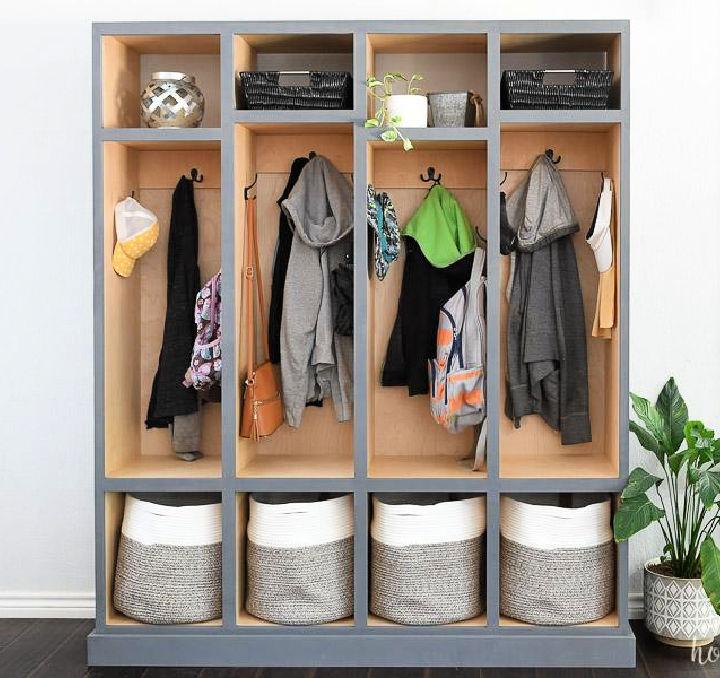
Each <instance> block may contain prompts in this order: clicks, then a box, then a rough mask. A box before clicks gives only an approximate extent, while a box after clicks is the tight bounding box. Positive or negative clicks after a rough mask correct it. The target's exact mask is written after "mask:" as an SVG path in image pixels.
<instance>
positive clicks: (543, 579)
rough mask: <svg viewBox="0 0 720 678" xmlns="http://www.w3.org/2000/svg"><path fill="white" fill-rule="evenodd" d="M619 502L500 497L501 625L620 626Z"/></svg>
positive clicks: (577, 496)
mask: <svg viewBox="0 0 720 678" xmlns="http://www.w3.org/2000/svg"><path fill="white" fill-rule="evenodd" d="M612 509H613V499H612V498H611V497H610V496H609V495H604V494H586V493H573V494H570V493H565V494H545V493H543V494H539V493H538V494H522V495H521V494H515V495H503V496H501V498H500V552H499V553H500V562H499V568H498V569H499V576H500V598H499V599H500V626H520V627H523V626H535V627H541V626H587V627H594V626H598V627H605V626H607V627H613V626H618V624H619V618H618V614H617V608H616V603H617V600H616V579H617V575H618V567H617V553H616V547H615V542H614V539H613V533H612Z"/></svg>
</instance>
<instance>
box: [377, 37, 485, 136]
mask: <svg viewBox="0 0 720 678" xmlns="http://www.w3.org/2000/svg"><path fill="white" fill-rule="evenodd" d="M366 70H367V73H366V75H367V76H370V75H374V76H375V77H376V78H378V79H380V80H381V79H382V77H383V75H384V74H385V73H392V72H399V73H402V74H404V75H405V76H407V77H410V76H411V75H412V74H413V73H417V74H419V75H422V77H423V80H422V81H421V82H420V83H418V84H419V85H420V87H421V89H422V91H423V93H428V94H430V93H433V92H461V93H465V92H472V93H474V94H476V95H478V96H479V97H480V99H481V102H482V105H481V110H480V111H478V116H477V117H476V118H475V120H474V124H473V125H472V126H477V127H484V126H485V125H486V124H487V122H486V117H485V111H486V110H487V109H486V107H485V101H486V99H487V35H485V34H484V33H468V34H466V33H442V34H436V33H373V34H370V35H368V36H367V61H366ZM401 89H402V88H401V87H400V86H399V85H396V87H395V89H394V90H393V91H394V93H395V94H404V92H402V91H401ZM469 105H472V104H469ZM431 106H432V104H431ZM368 112H369V113H374V102H373V101H372V100H369V101H368ZM430 124H431V125H432V118H431V120H430Z"/></svg>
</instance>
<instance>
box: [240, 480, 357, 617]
mask: <svg viewBox="0 0 720 678" xmlns="http://www.w3.org/2000/svg"><path fill="white" fill-rule="evenodd" d="M353 533H354V519H353V497H352V495H349V494H346V495H341V496H336V495H314V496H313V495H307V494H305V495H297V494H295V495H293V494H282V493H273V494H253V495H251V496H250V515H249V520H248V528H247V601H246V608H247V611H248V612H249V613H250V614H251V615H253V616H255V617H259V618H260V619H265V620H267V621H270V622H275V623H276V624H291V625H308V624H324V623H327V622H331V621H336V620H338V619H344V618H345V617H350V616H352V614H353Z"/></svg>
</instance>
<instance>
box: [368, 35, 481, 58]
mask: <svg viewBox="0 0 720 678" xmlns="http://www.w3.org/2000/svg"><path fill="white" fill-rule="evenodd" d="M367 39H368V42H369V43H370V44H371V45H372V48H373V50H374V51H375V52H376V53H377V54H405V53H410V52H425V53H429V54H433V53H434V54H443V53H445V54H448V53H449V54H454V53H457V52H460V53H462V52H470V53H477V54H480V53H484V52H487V35H485V34H484V33H372V34H370V35H368V37H367Z"/></svg>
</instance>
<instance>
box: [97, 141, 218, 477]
mask: <svg viewBox="0 0 720 678" xmlns="http://www.w3.org/2000/svg"><path fill="white" fill-rule="evenodd" d="M192 167H197V168H198V169H199V170H200V171H201V173H202V174H203V175H204V180H203V182H202V183H199V184H195V203H196V209H197V212H198V222H199V232H198V244H199V253H198V263H199V267H200V276H201V279H202V280H207V279H209V278H210V277H211V276H213V275H214V274H215V273H216V272H217V271H218V270H219V268H220V221H221V218H220V177H219V170H220V151H219V148H216V149H214V150H208V149H202V150H194V149H193V150H176V149H173V150H164V148H163V146H162V144H158V145H157V147H156V149H155V150H148V149H147V147H143V149H142V150H137V149H133V148H129V147H125V146H124V145H122V144H119V143H108V144H106V147H105V178H106V181H105V256H104V262H105V302H106V303H105V333H106V336H105V360H106V380H105V392H106V396H105V397H106V417H105V422H106V435H105V447H106V474H107V475H108V476H111V477H153V476H155V477H192V476H198V477H212V476H219V475H220V448H221V441H220V405H219V404H218V403H209V404H205V405H203V406H202V408H201V418H202V442H201V446H202V452H203V453H204V454H205V455H206V458H205V459H202V460H199V461H198V462H194V463H187V462H183V461H180V460H178V459H176V458H175V456H174V454H173V452H172V449H171V444H170V431H169V429H149V430H147V429H145V426H144V420H145V416H146V411H147V406H148V402H149V398H150V390H151V387H152V380H153V377H154V375H155V372H156V370H157V364H158V358H159V353H160V347H161V345H162V336H163V330H164V324H165V309H166V294H167V273H166V271H167V243H168V234H169V224H170V214H171V201H172V193H173V190H174V188H175V185H176V183H177V181H178V179H179V178H180V176H181V175H182V174H186V175H187V174H189V172H190V169H191V168H192ZM132 191H134V192H135V197H136V198H137V199H138V200H139V201H140V202H141V204H143V205H144V206H145V207H147V208H148V209H150V210H152V211H153V212H154V213H155V214H156V216H157V217H158V220H159V223H160V236H159V238H158V242H157V243H156V245H155V246H154V247H153V249H151V250H150V252H148V253H147V254H145V255H144V256H143V257H142V258H141V259H140V260H138V261H137V262H136V264H135V269H134V270H133V273H132V275H131V276H130V277H129V278H121V277H120V276H118V275H117V274H116V273H115V272H114V270H113V269H112V264H111V257H112V251H113V248H114V245H115V226H114V208H115V204H116V203H117V202H118V200H121V199H122V198H124V197H126V196H127V195H129V194H130V193H131V192H132ZM188 359H189V356H188Z"/></svg>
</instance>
